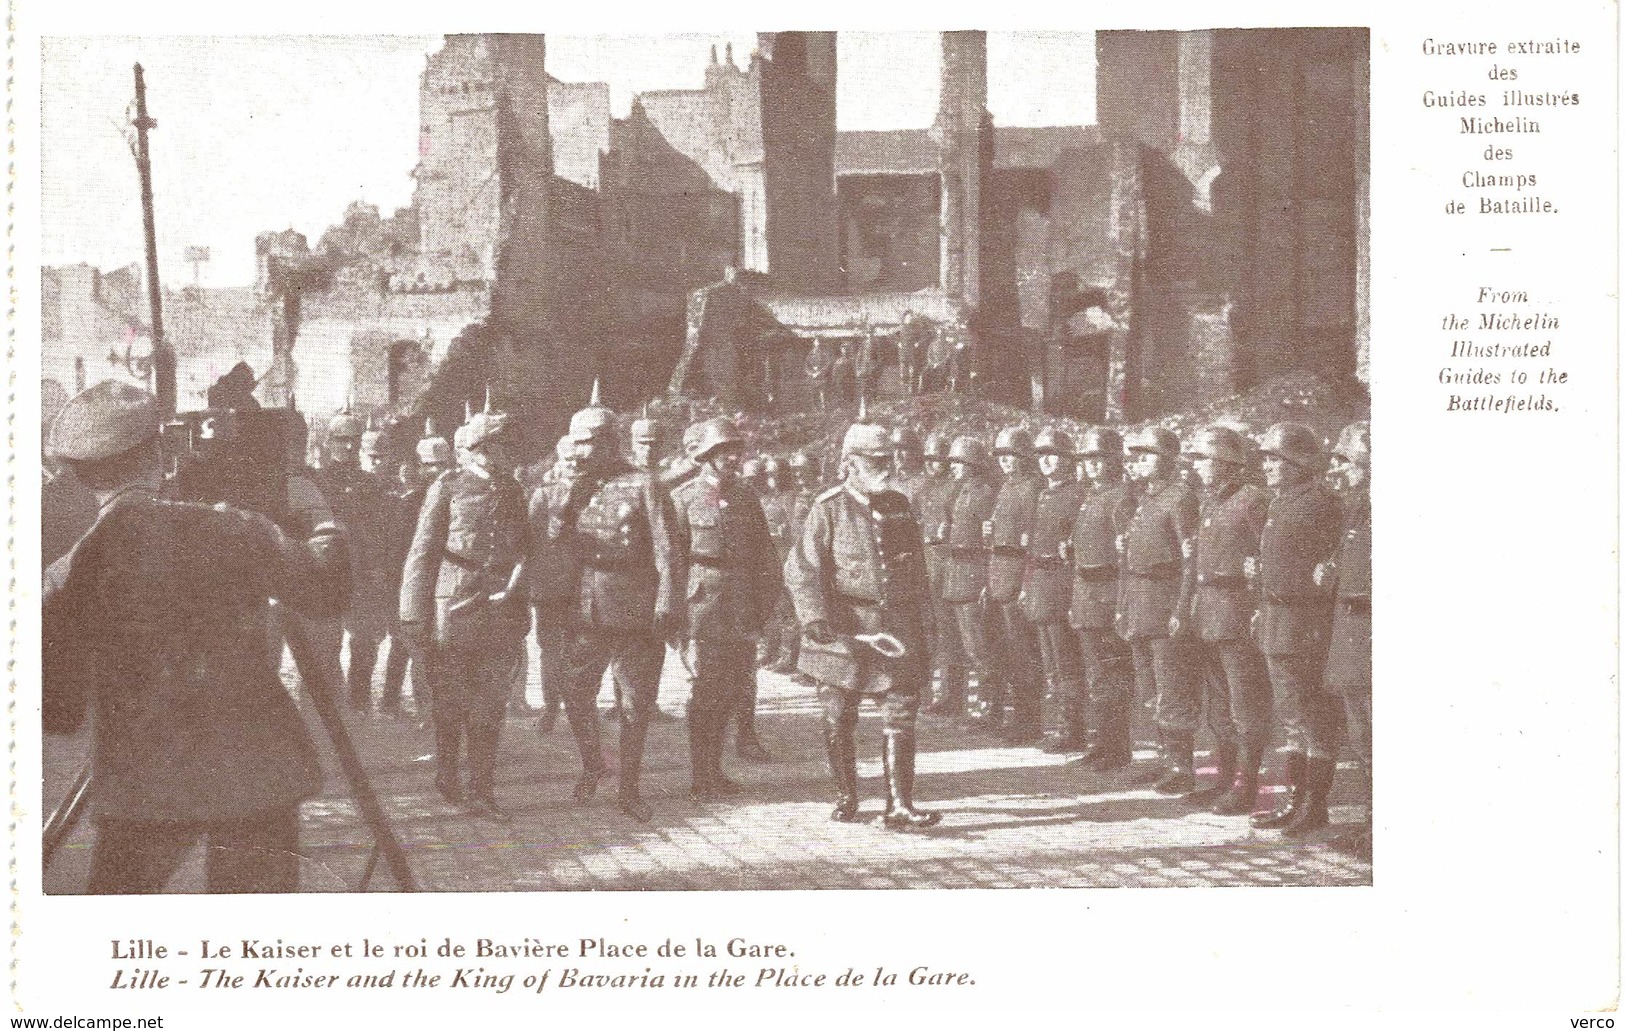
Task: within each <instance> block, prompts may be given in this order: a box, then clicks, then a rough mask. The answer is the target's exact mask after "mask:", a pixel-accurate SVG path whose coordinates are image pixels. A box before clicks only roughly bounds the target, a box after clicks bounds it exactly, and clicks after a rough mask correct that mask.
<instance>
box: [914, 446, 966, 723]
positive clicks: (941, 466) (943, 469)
mask: <svg viewBox="0 0 1625 1031" xmlns="http://www.w3.org/2000/svg"><path fill="white" fill-rule="evenodd" d="M947 460H948V447H947V442H946V441H944V439H943V437H942V434H940V433H933V434H931V435H930V436H928V437H926V439H925V468H924V470H923V471H922V473H921V479H920V481H919V484H918V486H916V487H915V488H914V494H913V502H912V504H913V508H914V514H915V518H917V519H918V520H919V522H920V532H921V534H922V535H923V537H924V539H925V575H926V584H927V587H928V589H929V591H930V594H931V600H930V603H929V605H928V612H927V618H926V621H925V634H926V646H927V647H928V648H929V649H930V650H931V697H930V702H929V703H928V704H927V705H926V707H925V711H926V712H929V713H932V714H935V715H938V716H941V715H948V714H953V715H957V714H959V713H962V712H963V711H964V708H965V682H964V677H965V655H964V650H963V649H962V648H961V647H960V643H959V628H958V626H957V624H956V623H955V621H954V610H953V607H952V606H951V605H949V604H948V603H947V602H945V601H943V600H942V585H943V579H944V577H945V576H946V574H947V570H948V520H949V518H950V517H951V515H952V512H953V506H954V498H955V496H956V495H957V494H958V492H959V484H960V481H959V480H956V479H954V478H953V477H952V476H950V475H949V473H948V461H947Z"/></svg>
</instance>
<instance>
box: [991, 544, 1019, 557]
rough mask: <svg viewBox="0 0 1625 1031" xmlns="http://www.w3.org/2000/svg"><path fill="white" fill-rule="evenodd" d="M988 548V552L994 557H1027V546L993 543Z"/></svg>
mask: <svg viewBox="0 0 1625 1031" xmlns="http://www.w3.org/2000/svg"><path fill="white" fill-rule="evenodd" d="M987 550H988V553H989V554H991V555H992V556H993V557H994V558H1026V557H1027V550H1026V549H1025V548H1020V547H1017V546H1016V545H1014V544H994V545H991V546H990V547H989V548H988V549H987Z"/></svg>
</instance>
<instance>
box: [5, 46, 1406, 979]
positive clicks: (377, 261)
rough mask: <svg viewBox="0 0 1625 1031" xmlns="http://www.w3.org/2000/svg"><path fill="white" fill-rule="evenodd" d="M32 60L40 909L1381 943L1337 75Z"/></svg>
mask: <svg viewBox="0 0 1625 1031" xmlns="http://www.w3.org/2000/svg"><path fill="white" fill-rule="evenodd" d="M41 46H42V49H41V54H40V61H41V67H40V76H41V78H40V97H39V104H40V141H39V145H40V176H41V203H42V204H43V210H42V216H41V226H40V238H41V262H42V264H41V267H40V269H39V277H40V278H39V290H40V319H41V323H40V329H41V333H40V335H41V339H40V344H39V347H40V365H41V370H40V372H41V434H42V436H41V447H42V451H41V454H40V462H41V466H42V471H43V477H42V485H43V486H42V514H41V520H42V521H41V561H42V569H43V584H44V586H43V590H42V593H41V596H40V607H41V617H40V618H41V621H42V623H41V625H42V635H41V636H42V646H43V647H42V676H41V681H40V684H41V701H42V710H41V714H42V724H43V725H42V727H40V728H39V729H40V730H42V731H43V762H42V772H43V778H42V783H41V784H39V785H38V792H39V794H38V798H39V805H40V810H39V811H40V812H41V813H42V814H43V819H42V833H41V838H40V839H39V852H40V861H41V864H42V871H43V872H42V883H43V890H44V891H45V892H46V893H47V894H60V895H76V894H91V895H103V894H113V895H128V894H145V893H274V892H378V891H397V892H409V891H417V892H544V891H589V890H591V891H605V890H608V891H622V890H663V891H703V890H719V889H725V890H741V889H747V890H770V889H871V888H1035V887H1043V888H1097V887H1193V888H1195V887H1242V888H1255V889H1257V888H1265V887H1305V886H1312V887H1354V886H1369V885H1371V884H1372V883H1373V879H1374V877H1373V871H1374V865H1375V864H1374V851H1375V849H1374V842H1373V833H1372V827H1373V814H1372V788H1371V777H1372V755H1373V741H1372V736H1373V735H1372V720H1371V706H1372V661H1371V648H1372V631H1371V628H1372V611H1371V600H1372V570H1371V549H1372V537H1373V532H1372V531H1373V523H1372V506H1371V502H1370V494H1369V490H1370V479H1371V476H1372V475H1373V473H1372V434H1371V428H1370V404H1371V392H1370V383H1371V375H1370V318H1369V306H1370V286H1371V262H1370V246H1369V224H1370V218H1371V202H1370V187H1369V178H1370V173H1369V169H1370V142H1369V141H1370V131H1369V111H1370V99H1369V87H1368V83H1369V79H1370V72H1369V62H1370V48H1371V40H1370V33H1369V31H1368V30H1367V29H1366V28H1362V27H1348V28H1300V29H1283V28H1267V29H1266V28H1261V29H1248V28H1223V27H1218V28H1211V29H1203V30H1191V31H1138V30H1101V31H1096V32H1055V31H1027V32H1022V31H1007V32H997V31H971V30H955V31H941V32H839V33H837V32H823V31H784V32H754V33H733V34H714V35H701V34H689V35H668V36H614V35H598V36H569V35H560V34H554V33H548V34H545V35H544V34H541V33H536V34H452V35H444V36H423V37H408V36H371V37H368V36H344V37H337V36H334V37H326V36H279V37H206V36H190V37H188V36H179V37H177V36H164V37H157V36H155V37H150V38H139V37H120V36H98V37H61V36H55V37H46V38H44V39H43V41H42V44H41ZM25 793H26V791H25ZM115 986H116V985H115Z"/></svg>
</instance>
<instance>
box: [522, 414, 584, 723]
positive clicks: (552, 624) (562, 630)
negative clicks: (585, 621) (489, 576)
mask: <svg viewBox="0 0 1625 1031" xmlns="http://www.w3.org/2000/svg"><path fill="white" fill-rule="evenodd" d="M574 450H575V445H574V444H572V443H571V442H570V438H569V437H568V436H564V437H560V438H559V441H558V444H557V446H556V448H555V449H554V453H555V454H556V455H558V456H559V466H558V475H556V476H555V477H554V478H553V479H552V480H551V481H550V482H548V483H544V484H542V485H540V486H538V487H537V488H536V489H534V490H532V491H531V492H530V504H529V522H530V553H529V554H528V555H527V556H526V557H525V581H526V585H527V589H528V592H529V595H530V607H531V617H532V619H531V622H532V625H533V626H534V627H535V631H536V650H537V653H538V654H539V655H540V656H541V666H542V670H541V673H542V718H541V722H540V723H538V724H537V729H538V730H539V731H540V732H541V733H543V734H546V733H549V732H550V731H552V729H553V727H554V726H555V725H557V723H558V719H559V711H560V710H561V709H562V708H563V707H564V696H565V683H566V679H565V662H564V651H565V647H566V645H567V643H568V641H569V639H570V618H571V616H572V614H573V613H574V610H575V606H576V603H577V601H578V600H579V596H580V589H581V563H580V560H579V558H578V556H577V554H576V549H575V547H574V542H573V540H572V538H571V536H570V534H569V533H568V532H567V528H566V526H565V509H566V506H567V505H568V503H569V500H570V491H571V488H572V486H573V484H574V483H575V476H576V463H575V460H574Z"/></svg>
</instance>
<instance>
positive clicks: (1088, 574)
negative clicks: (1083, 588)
mask: <svg viewBox="0 0 1625 1031" xmlns="http://www.w3.org/2000/svg"><path fill="white" fill-rule="evenodd" d="M1078 579H1079V580H1082V581H1083V582H1084V583H1092V584H1097V583H1104V582H1106V581H1107V580H1115V579H1117V567H1116V566H1079V567H1078Z"/></svg>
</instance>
